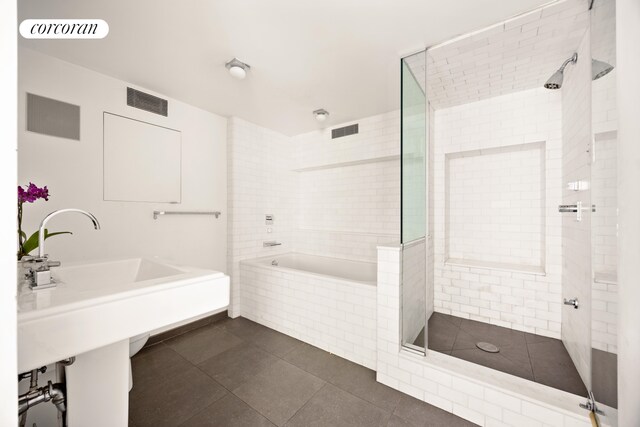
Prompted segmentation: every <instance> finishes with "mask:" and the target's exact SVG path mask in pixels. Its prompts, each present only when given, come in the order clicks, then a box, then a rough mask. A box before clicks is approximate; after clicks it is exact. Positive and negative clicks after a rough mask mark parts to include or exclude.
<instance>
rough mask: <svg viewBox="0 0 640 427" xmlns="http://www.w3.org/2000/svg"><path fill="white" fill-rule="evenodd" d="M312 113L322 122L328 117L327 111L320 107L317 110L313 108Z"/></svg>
mask: <svg viewBox="0 0 640 427" xmlns="http://www.w3.org/2000/svg"><path fill="white" fill-rule="evenodd" d="M313 115H314V116H316V120H317V121H319V122H324V121H325V120H327V117H329V112H328V111H327V110H325V109H324V108H321V109H319V110H315V111H314V112H313Z"/></svg>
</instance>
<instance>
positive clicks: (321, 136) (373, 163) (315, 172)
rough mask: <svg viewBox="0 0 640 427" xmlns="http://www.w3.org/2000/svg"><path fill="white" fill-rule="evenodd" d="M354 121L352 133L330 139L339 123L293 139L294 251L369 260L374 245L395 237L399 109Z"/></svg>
mask: <svg viewBox="0 0 640 427" xmlns="http://www.w3.org/2000/svg"><path fill="white" fill-rule="evenodd" d="M356 123H358V125H359V133H358V134H357V135H350V136H346V137H342V138H337V139H331V128H335V127H339V126H343V125H348V124H351V123H345V124H335V125H334V124H332V125H331V126H330V127H327V129H325V130H320V131H316V132H310V133H307V134H303V135H299V136H296V137H294V138H293V141H294V144H295V149H296V153H297V159H296V169H297V170H298V171H299V172H298V182H299V189H298V191H299V195H300V196H299V198H298V224H297V229H296V233H295V235H296V248H297V249H298V250H299V251H300V252H304V253H310V254H316V255H325V256H333V257H338V258H347V259H355V260H361V261H369V262H375V260H376V246H377V245H378V244H383V243H388V242H393V241H398V239H399V235H400V160H399V158H398V156H399V154H400V117H399V112H398V111H394V112H391V113H387V114H381V115H377V116H373V117H366V118H363V119H360V120H358V121H357V122H356Z"/></svg>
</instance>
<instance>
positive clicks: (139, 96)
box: [127, 87, 169, 117]
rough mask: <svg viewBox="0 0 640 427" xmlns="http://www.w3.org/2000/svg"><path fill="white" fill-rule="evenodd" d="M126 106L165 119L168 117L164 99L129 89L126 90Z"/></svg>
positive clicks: (167, 103) (166, 103) (167, 105)
mask: <svg viewBox="0 0 640 427" xmlns="http://www.w3.org/2000/svg"><path fill="white" fill-rule="evenodd" d="M127 105H128V106H130V107H134V108H139V109H141V110H144V111H148V112H150V113H155V114H160V115H161V116H165V117H167V116H168V115H169V102H168V101H167V100H166V99H162V98H158V97H157V96H153V95H151V94H149V93H145V92H141V91H139V90H136V89H132V88H130V87H128V88H127Z"/></svg>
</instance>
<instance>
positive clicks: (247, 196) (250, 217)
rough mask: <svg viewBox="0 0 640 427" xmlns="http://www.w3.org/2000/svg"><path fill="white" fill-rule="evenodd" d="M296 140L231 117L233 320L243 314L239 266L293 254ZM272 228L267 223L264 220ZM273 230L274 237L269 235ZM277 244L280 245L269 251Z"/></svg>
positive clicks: (230, 193) (230, 221) (230, 185)
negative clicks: (267, 220)
mask: <svg viewBox="0 0 640 427" xmlns="http://www.w3.org/2000/svg"><path fill="white" fill-rule="evenodd" d="M293 151H294V146H293V141H291V138H289V137H286V136H284V135H281V134H279V133H277V132H274V131H271V130H269V129H266V128H262V127H259V126H256V125H254V124H252V123H249V122H247V121H244V120H241V119H238V118H236V117H232V118H230V119H229V123H228V130H227V156H228V172H227V174H228V177H227V183H228V184H227V185H228V187H229V188H228V209H229V216H228V223H227V227H228V244H227V248H228V249H227V251H228V264H229V265H228V267H227V268H228V270H227V271H228V273H229V274H230V276H231V303H230V306H229V315H230V316H231V317H236V316H238V315H240V288H241V286H242V285H241V283H240V265H239V262H240V261H241V260H243V259H248V258H256V257H260V256H265V255H270V254H276V253H283V252H289V251H292V250H293V241H294V238H293V232H294V228H295V221H296V219H295V209H296V197H297V179H296V172H294V171H293V156H292V154H291V153H292V152H293ZM266 214H272V215H273V216H274V224H273V225H270V226H268V225H266V224H265V215H266ZM268 229H271V232H268ZM268 240H275V241H277V242H280V243H282V245H281V246H274V247H269V248H265V247H263V242H264V241H268Z"/></svg>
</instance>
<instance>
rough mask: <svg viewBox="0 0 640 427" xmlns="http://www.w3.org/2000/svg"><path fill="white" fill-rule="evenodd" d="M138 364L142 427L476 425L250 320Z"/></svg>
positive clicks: (168, 346) (196, 336) (169, 343)
mask: <svg viewBox="0 0 640 427" xmlns="http://www.w3.org/2000/svg"><path fill="white" fill-rule="evenodd" d="M132 364H133V381H134V387H133V389H132V390H131V392H130V394H129V425H130V426H133V427H142V426H154V427H156V426H190V427H198V426H224V427H234V426H243V427H254V426H256V427H262V426H271V427H273V426H274V425H276V426H292V427H293V426H318V427H320V426H344V427H350V426H354V427H358V426H363V427H365V426H366V427H373V426H382V427H384V426H393V427H396V426H413V427H418V426H443V427H444V426H447V427H451V426H453V427H456V426H460V427H469V426H474V425H475V424H472V423H470V422H468V421H465V420H463V419H462V418H458V417H456V416H454V415H452V414H450V413H448V412H445V411H442V410H440V409H438V408H436V407H434V406H431V405H429V404H427V403H424V402H422V401H419V400H417V399H414V398H412V397H409V396H407V395H405V394H402V393H400V392H398V391H396V390H393V389H391V388H389V387H387V386H385V385H382V384H380V383H378V382H377V381H376V379H375V372H374V371H371V370H369V369H366V368H364V367H362V366H359V365H356V364H355V363H351V362H349V361H347V360H345V359H342V358H340V357H337V356H334V355H332V354H330V353H327V352H325V351H323V350H320V349H318V348H316V347H313V346H310V345H308V344H305V343H303V342H301V341H298V340H296V339H293V338H291V337H289V336H287V335H284V334H281V333H279V332H276V331H274V330H272V329H269V328H266V327H264V326H262V325H259V324H257V323H254V322H251V321H249V320H246V319H243V318H237V319H233V320H232V319H226V320H224V321H221V322H218V323H214V324H210V325H207V326H203V327H201V328H199V329H195V330H191V331H189V332H186V333H184V334H182V335H180V336H177V337H174V338H171V339H168V340H166V341H162V342H159V343H156V344H154V345H152V346H149V347H145V348H144V349H143V350H142V351H141V352H140V353H138V354H137V355H136V356H134V357H133V359H132Z"/></svg>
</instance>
